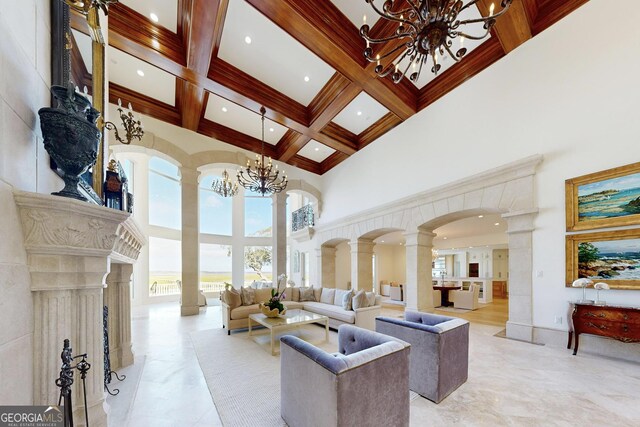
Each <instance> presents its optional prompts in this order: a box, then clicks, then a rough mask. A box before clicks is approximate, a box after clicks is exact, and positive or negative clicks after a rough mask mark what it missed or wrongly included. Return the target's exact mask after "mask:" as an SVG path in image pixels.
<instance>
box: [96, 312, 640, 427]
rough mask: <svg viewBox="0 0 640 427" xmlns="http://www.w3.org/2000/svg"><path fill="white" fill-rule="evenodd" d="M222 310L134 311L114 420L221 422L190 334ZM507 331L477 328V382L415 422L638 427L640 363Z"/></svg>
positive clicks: (118, 424)
mask: <svg viewBox="0 0 640 427" xmlns="http://www.w3.org/2000/svg"><path fill="white" fill-rule="evenodd" d="M400 313H401V312H400V311H399V310H393V309H391V310H388V309H385V310H384V312H383V314H384V315H388V316H398V315H400ZM220 316H221V315H220V307H216V306H209V307H208V308H206V309H204V310H202V312H201V315H200V316H190V317H180V309H179V306H178V305H177V304H159V305H152V306H144V307H136V308H134V313H133V329H132V332H133V345H134V352H135V354H136V362H135V363H134V365H133V366H131V367H128V368H126V369H123V370H122V372H121V373H125V374H127V375H128V378H127V379H126V380H125V381H124V382H123V383H119V384H117V385H115V386H116V387H118V388H120V389H121V394H120V395H119V396H115V397H109V398H108V402H109V404H110V405H111V416H110V423H109V425H110V426H112V427H123V426H135V427H138V426H140V427H144V426H154V427H155V426H159V427H162V426H181V427H182V426H184V427H189V426H193V427H204V426H209V427H215V426H220V425H221V423H220V420H219V417H218V414H217V412H216V409H215V406H214V404H213V402H212V400H211V395H210V394H209V390H208V389H207V385H206V383H205V380H204V377H203V375H202V372H201V370H200V367H199V365H198V361H197V358H196V355H195V352H194V349H193V346H192V344H191V339H190V335H189V333H190V332H192V331H195V330H203V329H211V328H220V327H221V318H220ZM501 329H502V327H500V326H494V325H486V324H480V323H472V324H471V333H470V364H469V380H468V381H467V383H465V384H464V385H463V386H462V387H460V388H459V389H458V390H457V391H455V392H454V393H453V394H452V395H451V396H449V397H448V398H447V399H445V400H444V401H443V402H442V403H440V404H439V405H435V404H434V403H432V402H430V401H428V400H426V399H424V398H418V401H416V402H413V403H412V413H411V425H412V426H485V425H486V426H497V425H505V426H507V425H509V426H542V425H544V426H555V425H559V426H574V425H589V426H640V395H639V394H638V391H639V390H640V365H638V364H637V363H632V362H626V361H621V360H616V359H611V358H606V357H602V356H597V355H593V354H588V353H586V352H582V353H581V354H578V356H571V352H570V351H569V350H566V349H560V348H552V347H547V346H539V345H533V344H528V343H522V342H517V341H511V340H507V339H501V338H496V337H494V336H493V335H494V334H495V333H496V332H498V331H499V330H501Z"/></svg>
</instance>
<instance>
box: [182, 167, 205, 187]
mask: <svg viewBox="0 0 640 427" xmlns="http://www.w3.org/2000/svg"><path fill="white" fill-rule="evenodd" d="M199 177H200V171H199V170H197V169H193V168H189V167H186V166H181V167H180V180H181V181H182V182H183V183H184V182H188V183H195V184H198V178H199Z"/></svg>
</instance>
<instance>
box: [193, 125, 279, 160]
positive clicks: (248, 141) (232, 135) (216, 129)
mask: <svg viewBox="0 0 640 427" xmlns="http://www.w3.org/2000/svg"><path fill="white" fill-rule="evenodd" d="M198 133H201V134H202V135H205V136H208V137H210V138H214V139H217V140H218V141H221V142H225V143H227V144H231V145H235V146H236V147H239V148H242V149H244V150H248V151H251V152H254V153H256V152H257V154H260V146H261V144H262V141H261V140H259V139H258V138H254V137H252V136H249V135H246V134H244V133H242V132H238V131H237V130H235V129H231V128H229V127H226V126H223V125H221V124H219V123H215V122H212V121H211V120H207V119H202V120H200V127H199V128H198ZM264 155H265V156H268V157H271V158H275V155H276V150H275V147H274V146H273V145H271V144H267V143H266V142H265V144H264Z"/></svg>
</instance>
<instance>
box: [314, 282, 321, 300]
mask: <svg viewBox="0 0 640 427" xmlns="http://www.w3.org/2000/svg"><path fill="white" fill-rule="evenodd" d="M312 288H313V286H312ZM313 295H314V298H315V299H316V301H318V302H319V301H320V297H321V296H322V287H319V288H313Z"/></svg>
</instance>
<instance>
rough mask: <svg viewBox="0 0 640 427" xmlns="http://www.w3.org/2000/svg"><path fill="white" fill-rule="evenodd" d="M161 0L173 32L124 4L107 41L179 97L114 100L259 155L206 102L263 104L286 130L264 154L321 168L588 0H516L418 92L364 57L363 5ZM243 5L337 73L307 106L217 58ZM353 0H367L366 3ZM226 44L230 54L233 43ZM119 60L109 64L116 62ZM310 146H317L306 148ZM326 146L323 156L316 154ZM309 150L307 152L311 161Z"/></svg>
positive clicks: (79, 66) (149, 3)
mask: <svg viewBox="0 0 640 427" xmlns="http://www.w3.org/2000/svg"><path fill="white" fill-rule="evenodd" d="M136 1H138V0H136ZM154 1H159V2H161V3H162V5H161V6H162V7H163V8H166V7H167V2H169V5H170V4H171V3H170V2H171V1H174V2H175V3H176V7H177V15H176V16H177V22H176V23H175V26H172V25H169V27H174V28H175V29H176V31H175V32H173V31H171V30H170V29H168V28H166V27H164V26H161V25H160V24H157V23H154V22H153V21H152V20H151V19H150V18H149V17H148V16H145V15H143V14H141V13H139V12H137V11H136V10H133V9H132V8H130V7H128V6H127V5H126V4H123V3H119V4H115V5H112V6H111V8H110V11H109V21H108V22H109V45H110V47H111V48H115V49H117V50H119V51H121V52H124V53H126V54H128V55H130V56H131V57H133V58H135V59H137V60H140V61H144V62H146V63H147V64H149V65H150V66H153V67H156V68H157V69H159V70H158V71H160V72H164V73H166V74H168V75H169V76H171V78H172V79H175V102H173V103H167V102H166V101H167V100H166V99H165V102H163V101H161V100H159V99H158V98H159V97H152V96H149V94H143V93H141V92H142V91H141V90H135V89H133V88H132V87H126V86H123V85H120V84H118V83H117V82H115V81H113V80H114V79H111V80H112V81H111V82H110V89H109V99H110V102H112V103H116V102H117V100H118V98H121V99H122V101H123V103H124V104H125V105H126V103H129V102H131V103H132V104H133V106H134V109H135V110H136V111H139V112H142V113H143V114H147V115H149V116H151V117H154V118H157V119H159V120H162V121H165V122H168V123H171V124H174V125H176V126H182V127H184V128H186V129H189V130H192V131H195V132H198V133H201V134H203V135H206V136H209V137H212V138H215V139H218V140H220V141H222V142H226V143H229V144H231V145H234V146H237V147H240V148H243V149H247V150H251V151H254V152H259V151H260V145H261V141H260V139H259V138H258V137H256V133H255V131H249V130H246V131H245V132H243V130H242V129H239V126H234V128H232V127H230V126H231V123H234V121H233V120H229V121H227V122H225V123H226V125H225V124H223V123H221V122H224V120H220V122H216V121H215V117H219V115H216V114H215V113H212V112H211V111H207V106H208V105H216V103H215V102H213V103H210V102H209V98H210V97H212V98H213V97H214V96H215V98H216V99H219V98H222V99H223V100H226V101H229V102H231V103H234V104H237V106H240V107H243V108H245V109H247V110H249V111H251V112H253V113H255V114H258V113H259V110H260V107H261V106H262V105H264V106H265V107H266V109H267V113H266V116H267V118H268V119H269V120H271V121H273V122H275V123H277V124H278V125H280V126H282V127H283V128H281V127H280V126H277V127H278V131H279V132H280V134H281V135H282V136H281V137H280V139H279V140H278V141H277V142H276V143H275V145H272V144H269V143H267V144H265V154H266V155H269V156H271V157H273V158H274V159H276V160H279V161H282V162H285V163H288V164H291V165H293V166H296V167H299V168H302V169H305V170H308V171H311V172H313V173H317V174H323V173H325V172H326V171H328V170H330V169H331V168H333V167H334V166H336V165H338V164H339V163H340V162H342V161H344V160H345V159H347V158H348V157H349V156H351V155H352V154H354V153H355V152H357V151H358V150H361V149H363V148H364V147H366V146H367V145H369V144H370V143H372V142H374V141H375V140H376V139H377V138H379V137H380V136H382V135H384V134H385V133H386V132H388V131H389V130H391V129H392V128H394V127H396V126H398V125H400V124H401V123H402V122H403V121H404V120H406V119H408V118H409V117H411V116H412V115H414V114H415V113H416V112H418V111H421V110H423V109H425V108H427V107H428V106H429V105H430V104H431V103H433V102H435V101H436V100H437V99H439V98H440V97H442V96H443V95H445V94H446V93H448V92H449V91H451V90H453V89H454V88H456V87H457V86H459V85H460V84H462V83H463V82H464V81H466V80H467V79H469V78H471V77H473V76H474V75H475V74H477V73H479V72H480V71H482V70H484V69H485V68H487V67H489V66H490V65H491V64H493V63H494V62H495V61H497V60H499V59H500V58H502V57H503V56H504V55H507V54H508V53H509V52H510V51H512V50H513V49H515V48H516V47H518V46H519V45H520V44H522V43H524V42H526V41H527V40H528V39H530V38H531V37H535V36H536V35H537V34H539V33H540V32H542V31H544V30H545V29H546V28H548V27H549V26H551V25H553V24H554V23H555V22H557V21H558V20H560V19H562V18H563V17H565V16H566V15H568V14H569V13H571V12H572V11H574V10H575V9H576V8H578V7H579V6H581V5H583V4H584V3H586V2H587V1H588V0H514V2H513V5H512V6H511V8H510V10H509V11H508V13H506V14H505V15H503V16H502V17H501V18H499V19H498V21H497V23H496V25H495V27H494V29H493V30H492V33H491V37H490V38H488V39H487V40H486V41H485V42H484V43H482V44H481V45H480V46H478V47H476V48H475V49H474V50H471V51H470V52H469V53H468V54H467V55H466V56H465V57H464V58H463V59H462V60H461V61H460V62H459V63H456V64H454V65H452V66H450V67H449V68H448V69H447V70H446V71H444V72H442V73H440V74H439V75H438V76H437V77H436V78H435V79H432V80H431V81H429V83H427V84H426V85H425V86H423V87H421V88H418V87H416V86H414V85H413V84H412V83H411V82H409V81H408V79H404V80H403V81H402V82H401V83H400V84H397V85H395V84H393V83H392V82H391V80H390V79H389V78H384V79H380V78H377V77H376V76H375V73H374V71H373V68H374V67H375V64H370V63H368V62H367V61H366V60H365V59H364V56H363V54H362V52H363V50H364V47H365V45H364V41H363V40H362V38H361V37H359V35H358V30H359V29H358V27H357V26H356V25H354V23H353V22H352V20H351V19H349V18H348V17H347V16H351V17H352V18H353V16H354V14H357V11H358V8H357V7H354V5H353V3H348V2H345V1H343V0H336V1H333V2H332V1H312V0H146V5H145V7H146V8H148V9H149V10H152V8H153V3H154ZM245 1H246V4H242V5H239V6H242V7H252V8H254V9H255V11H257V12H259V13H260V14H261V17H260V19H262V16H263V17H266V19H268V20H269V21H270V23H268V24H269V25H271V24H275V25H276V26H277V27H279V28H280V29H281V30H283V31H284V32H285V33H286V36H287V37H292V38H293V39H295V40H297V42H296V45H297V44H300V45H301V46H302V47H303V48H304V49H306V50H308V51H309V52H310V53H311V54H312V55H315V57H317V58H319V59H320V60H321V61H323V62H324V63H326V64H327V65H328V66H329V67H330V68H332V69H333V75H332V76H331V77H330V78H329V79H328V81H326V83H324V86H323V87H322V88H321V89H320V90H319V91H318V92H317V93H316V94H315V96H314V97H313V99H312V100H311V101H310V102H309V103H308V104H307V105H303V104H301V103H300V102H298V101H296V100H294V99H293V97H292V96H294V95H287V94H285V93H283V92H282V91H279V90H276V89H274V88H273V87H272V86H270V85H268V84H266V83H265V82H264V81H261V80H259V79H258V78H256V77H254V76H253V75H251V73H249V72H245V71H243V70H241V69H239V68H237V67H236V66H234V65H232V64H231V63H229V62H226V61H224V60H223V59H221V58H220V56H219V53H220V47H221V42H222V39H223V31H224V28H225V25H232V24H233V25H236V24H238V23H237V22H233V23H230V22H227V11H228V10H229V7H230V3H231V2H245ZM349 1H350V2H356V1H361V2H362V3H363V4H364V3H365V1H364V0H349ZM494 1H498V0H494ZM124 3H130V2H129V1H127V0H125V2H124ZM491 3H492V0H479V1H478V3H477V7H478V10H479V12H480V13H481V14H482V15H486V14H488V11H489V7H490V5H491ZM236 6H238V5H237V4H233V7H236ZM365 6H366V4H365ZM340 7H343V8H344V9H345V10H344V11H342V10H341V9H340ZM367 7H368V6H367ZM245 15H247V14H246V13H245ZM370 15H371V16H372V17H373V15H374V12H373V11H370ZM243 17H244V16H243ZM160 22H162V21H160ZM369 22H371V20H369ZM71 26H72V28H74V29H75V30H77V31H79V32H83V33H85V34H86V33H87V28H86V23H85V22H84V20H83V18H81V17H80V16H78V15H74V14H72V19H71ZM395 26H396V25H395V24H391V23H389V22H388V21H386V20H384V19H379V20H377V22H376V23H375V25H374V26H373V28H372V34H377V35H384V34H390V33H391V32H392V31H394V30H395ZM262 36H263V35H255V36H254V38H255V37H262ZM241 43H244V42H243V41H241ZM240 46H241V45H240V44H238V45H236V46H235V47H233V46H232V47H231V49H234V48H236V49H238V48H239V47H240ZM225 48H226V50H227V51H229V47H228V46H225ZM273 48H274V49H277V48H278V46H273ZM392 48H393V47H392V46H384V47H383V48H382V49H385V50H388V49H392ZM304 49H303V50H304ZM383 52H384V51H381V53H383ZM73 55H74V59H73V64H74V69H73V78H74V80H75V82H76V83H77V84H78V85H85V84H87V83H90V80H91V76H90V74H89V72H88V71H87V69H86V67H85V65H84V64H83V62H82V56H81V55H80V53H78V51H77V50H74V53H73ZM314 60H315V58H314ZM119 66H121V65H110V67H111V68H113V67H119ZM258 66H260V64H258ZM425 71H426V72H428V70H423V73H424V72H425ZM253 74H259V73H257V72H254V73H253ZM165 86H166V85H165ZM295 96H296V97H297V98H298V99H300V96H298V95H295ZM369 97H370V98H369ZM164 98H166V96H164ZM371 98H372V99H373V100H375V101H373V100H371ZM367 100H368V102H369V104H370V105H373V104H375V108H374V109H373V110H375V111H372V115H373V117H374V119H372V120H371V121H372V123H371V124H369V123H367V124H366V126H367V127H366V128H364V129H362V128H363V127H364V125H362V122H361V123H359V124H358V123H355V124H353V126H348V125H346V124H345V119H344V116H345V115H346V114H350V113H351V112H352V111H353V110H355V109H357V108H358V107H357V105H358V102H365V101H367ZM354 101H356V102H354ZM352 102H354V103H353V104H352ZM350 104H352V105H350ZM347 107H348V108H347ZM234 108H235V106H234ZM343 110H344V112H343ZM385 112H386V113H385ZM341 113H342V114H341ZM341 116H342V117H341ZM238 117H242V116H238ZM368 117H371V116H368ZM212 118H213V120H212ZM334 119H335V121H334ZM238 120H240V119H236V120H235V122H238ZM255 120H256V122H257V123H259V120H260V119H259V117H257V116H256V118H255ZM336 121H337V122H340V123H342V124H343V126H341V125H340V124H338V123H336ZM267 126H269V125H267ZM272 127H273V126H272ZM346 127H350V128H351V129H356V130H358V131H359V133H358V134H356V133H354V132H352V131H350V130H348V129H347V128H346ZM281 129H283V130H281ZM269 142H272V141H269ZM307 144H310V145H309V147H307V149H306V150H305V147H306V146H307ZM323 145H324V146H326V148H324V147H322V146H323ZM320 148H322V149H323V150H322V151H320ZM319 151H320V154H315V153H317V152H319ZM322 152H324V153H325V154H324V155H322ZM305 153H306V154H307V156H309V157H305V156H304V154H305ZM329 153H331V154H329ZM310 157H311V158H310ZM312 158H316V159H323V160H321V161H315V160H313V159H312Z"/></svg>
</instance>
